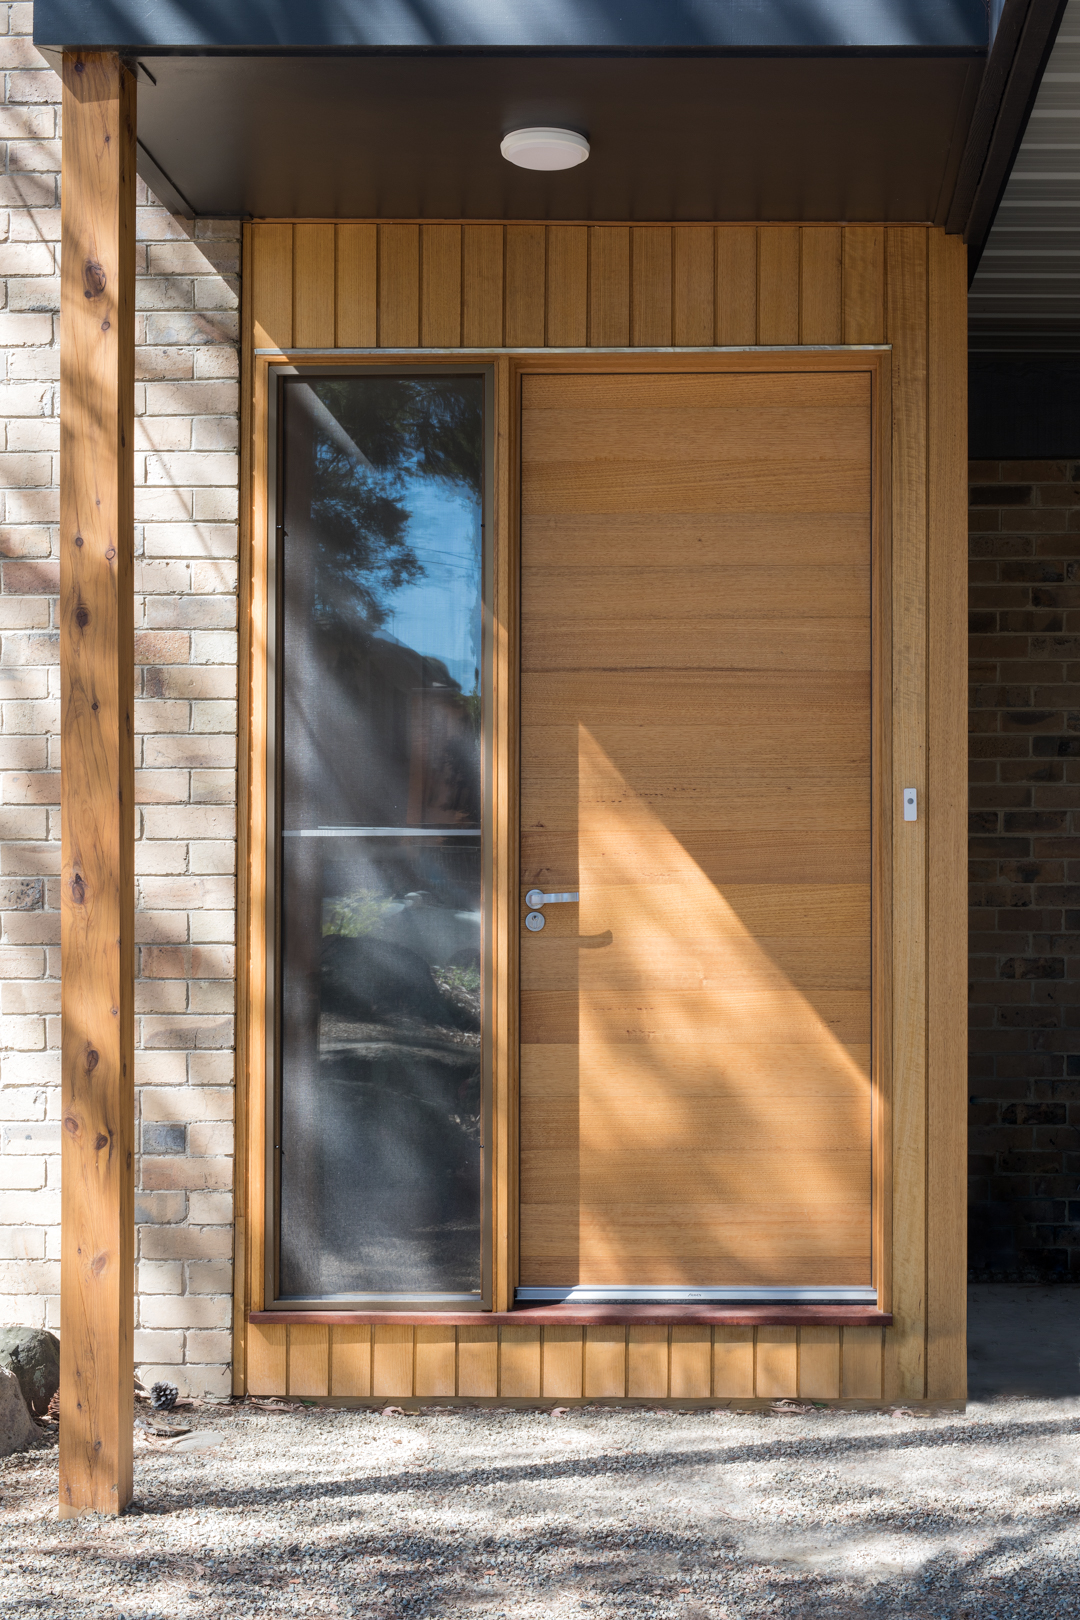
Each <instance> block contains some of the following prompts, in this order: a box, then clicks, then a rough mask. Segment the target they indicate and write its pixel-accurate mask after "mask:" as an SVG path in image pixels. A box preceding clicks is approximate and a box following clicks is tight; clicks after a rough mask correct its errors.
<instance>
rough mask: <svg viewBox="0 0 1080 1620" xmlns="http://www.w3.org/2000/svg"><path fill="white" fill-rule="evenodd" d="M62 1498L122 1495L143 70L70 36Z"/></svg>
mask: <svg viewBox="0 0 1080 1620" xmlns="http://www.w3.org/2000/svg"><path fill="white" fill-rule="evenodd" d="M63 118H64V129H63V158H62V188H63V191H62V207H61V243H62V263H61V293H60V376H61V422H60V609H59V612H60V678H61V740H62V766H61V789H60V799H61V820H62V838H63V864H62V874H63V875H62V882H61V954H62V980H63V982H62V992H61V995H62V1001H61V1008H62V1033H61V1045H62V1121H63V1126H62V1132H61V1136H62V1143H63V1146H62V1159H61V1176H62V1200H61V1218H62V1238H61V1244H62V1246H61V1284H60V1293H61V1301H60V1319H61V1344H60V1372H61V1378H60V1516H61V1518H70V1517H74V1516H75V1515H77V1514H79V1513H85V1512H98V1513H120V1512H122V1511H123V1510H124V1508H125V1507H126V1506H127V1505H128V1503H129V1502H130V1500H131V1486H132V1420H133V1379H134V1346H133V1337H134V1248H135V1229H134V1147H135V1143H134V1044H135V1041H134V1013H133V978H134V939H133V935H134V913H135V897H134V819H133V818H134V807H133V800H134V755H133V743H132V715H133V703H134V650H133V643H134V583H133V573H134V559H133V548H134V538H133V524H134V513H133V503H134V462H133V456H132V437H133V428H134V390H135V385H134V368H135V312H134V311H135V297H134V292H135V288H134V282H135V83H134V79H133V77H132V75H131V73H130V72H129V71H128V69H127V68H126V67H125V65H124V64H123V63H122V61H121V60H120V57H119V56H118V55H117V54H116V53H115V52H96V53H95V52H65V53H64V61H63Z"/></svg>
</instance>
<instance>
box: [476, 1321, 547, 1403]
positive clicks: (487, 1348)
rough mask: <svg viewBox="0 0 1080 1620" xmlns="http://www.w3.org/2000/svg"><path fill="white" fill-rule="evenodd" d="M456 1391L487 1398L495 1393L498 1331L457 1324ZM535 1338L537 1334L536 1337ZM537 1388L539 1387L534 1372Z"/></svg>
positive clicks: (497, 1364)
mask: <svg viewBox="0 0 1080 1620" xmlns="http://www.w3.org/2000/svg"><path fill="white" fill-rule="evenodd" d="M457 1339H458V1349H457V1356H458V1394H459V1395H465V1396H485V1397H487V1398H489V1399H490V1398H491V1397H492V1396H495V1395H498V1393H499V1334H498V1331H497V1330H495V1329H492V1328H489V1327H486V1328H483V1327H481V1328H470V1327H459V1328H458V1330H457ZM538 1339H539V1336H538ZM536 1384H537V1389H539V1387H540V1379H539V1374H538V1375H537V1380H536Z"/></svg>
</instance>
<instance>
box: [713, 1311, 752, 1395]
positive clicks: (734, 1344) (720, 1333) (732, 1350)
mask: <svg viewBox="0 0 1080 1620" xmlns="http://www.w3.org/2000/svg"><path fill="white" fill-rule="evenodd" d="M754 1354H755V1352H754V1329H753V1328H751V1327H729V1328H714V1329H713V1394H714V1395H715V1396H717V1398H718V1399H722V1400H728V1399H732V1400H734V1399H738V1398H745V1399H752V1398H753V1394H754Z"/></svg>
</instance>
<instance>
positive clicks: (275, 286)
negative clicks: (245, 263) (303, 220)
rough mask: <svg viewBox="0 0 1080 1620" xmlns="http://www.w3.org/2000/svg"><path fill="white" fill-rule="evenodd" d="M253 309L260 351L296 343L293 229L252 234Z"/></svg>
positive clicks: (273, 227) (271, 227)
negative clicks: (294, 332)
mask: <svg viewBox="0 0 1080 1620" xmlns="http://www.w3.org/2000/svg"><path fill="white" fill-rule="evenodd" d="M251 308H252V314H253V320H254V331H253V334H252V335H253V339H254V343H255V347H256V348H257V349H289V348H291V347H292V342H293V227H292V226H291V225H259V226H258V228H257V229H255V230H253V231H252V233H251Z"/></svg>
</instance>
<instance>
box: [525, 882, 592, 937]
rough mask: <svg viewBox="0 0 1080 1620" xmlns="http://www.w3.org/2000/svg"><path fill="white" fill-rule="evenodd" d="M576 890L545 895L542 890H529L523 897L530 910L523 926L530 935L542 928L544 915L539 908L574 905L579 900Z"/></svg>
mask: <svg viewBox="0 0 1080 1620" xmlns="http://www.w3.org/2000/svg"><path fill="white" fill-rule="evenodd" d="M580 898H581V897H580V895H579V894H578V891H577V890H576V889H567V890H564V892H563V893H561V894H545V893H544V891H543V889H530V890H529V892H528V894H527V895H526V896H525V904H526V905H527V906H530V907H531V908H532V909H531V910H530V911H529V912H528V914H527V915H526V918H525V926H526V928H527V929H528V930H529V932H530V934H538V933H539V932H540V930H541V928H543V926H544V914H543V912H542V911H540V910H539V907H540V906H565V905H574V904H576V903H577V901H578V900H579V899H580Z"/></svg>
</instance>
